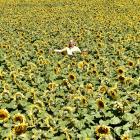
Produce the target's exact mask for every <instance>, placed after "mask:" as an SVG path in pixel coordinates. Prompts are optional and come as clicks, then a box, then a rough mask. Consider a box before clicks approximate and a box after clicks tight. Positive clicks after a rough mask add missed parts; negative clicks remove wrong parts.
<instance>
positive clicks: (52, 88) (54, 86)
mask: <svg viewBox="0 0 140 140" xmlns="http://www.w3.org/2000/svg"><path fill="white" fill-rule="evenodd" d="M48 88H49V90H55V88H56V84H55V83H49V84H48Z"/></svg>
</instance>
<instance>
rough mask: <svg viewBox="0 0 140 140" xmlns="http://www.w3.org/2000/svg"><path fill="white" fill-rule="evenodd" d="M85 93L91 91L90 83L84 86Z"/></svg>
mask: <svg viewBox="0 0 140 140" xmlns="http://www.w3.org/2000/svg"><path fill="white" fill-rule="evenodd" d="M86 91H87V92H91V91H93V85H92V84H91V83H88V84H86Z"/></svg>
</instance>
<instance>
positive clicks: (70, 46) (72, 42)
mask: <svg viewBox="0 0 140 140" xmlns="http://www.w3.org/2000/svg"><path fill="white" fill-rule="evenodd" d="M74 45H75V43H74V41H73V40H70V42H69V48H72V47H74Z"/></svg>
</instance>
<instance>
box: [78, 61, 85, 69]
mask: <svg viewBox="0 0 140 140" xmlns="http://www.w3.org/2000/svg"><path fill="white" fill-rule="evenodd" d="M78 68H79V69H83V68H84V61H80V62H79V63H78Z"/></svg>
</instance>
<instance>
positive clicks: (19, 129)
mask: <svg viewBox="0 0 140 140" xmlns="http://www.w3.org/2000/svg"><path fill="white" fill-rule="evenodd" d="M26 130H27V124H25V123H20V124H18V125H14V128H13V132H14V133H15V134H16V135H20V134H22V133H25V132H26Z"/></svg>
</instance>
